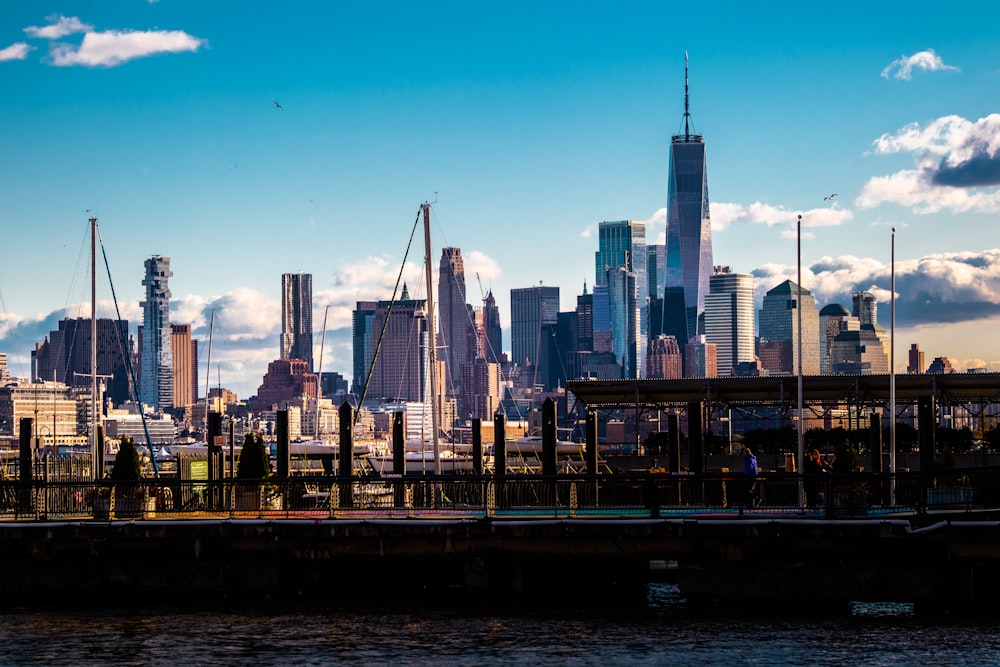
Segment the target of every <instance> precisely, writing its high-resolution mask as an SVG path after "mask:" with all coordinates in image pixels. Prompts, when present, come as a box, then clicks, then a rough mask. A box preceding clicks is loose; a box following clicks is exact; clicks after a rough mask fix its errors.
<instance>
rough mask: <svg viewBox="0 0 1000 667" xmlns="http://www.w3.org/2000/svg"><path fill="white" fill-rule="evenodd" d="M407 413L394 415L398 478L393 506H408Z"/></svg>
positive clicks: (395, 474) (394, 470) (394, 464)
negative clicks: (404, 478)
mask: <svg viewBox="0 0 1000 667" xmlns="http://www.w3.org/2000/svg"><path fill="white" fill-rule="evenodd" d="M405 418H406V413H404V412H403V411H402V410H397V411H396V412H393V413H392V475H393V477H398V479H397V480H395V481H394V482H393V492H392V498H393V505H395V506H396V507H402V506H403V505H405V504H406V486H405V484H404V482H403V477H404V476H405V475H406V425H405V422H404V421H403V420H404V419H405Z"/></svg>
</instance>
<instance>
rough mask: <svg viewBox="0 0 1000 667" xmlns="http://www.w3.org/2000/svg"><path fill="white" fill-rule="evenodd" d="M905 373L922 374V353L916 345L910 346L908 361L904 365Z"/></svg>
mask: <svg viewBox="0 0 1000 667" xmlns="http://www.w3.org/2000/svg"><path fill="white" fill-rule="evenodd" d="M906 372H907V373H923V372H924V353H923V351H922V350H921V349H920V346H919V345H917V344H916V343H913V344H911V345H910V352H909V359H908V363H907V364H906Z"/></svg>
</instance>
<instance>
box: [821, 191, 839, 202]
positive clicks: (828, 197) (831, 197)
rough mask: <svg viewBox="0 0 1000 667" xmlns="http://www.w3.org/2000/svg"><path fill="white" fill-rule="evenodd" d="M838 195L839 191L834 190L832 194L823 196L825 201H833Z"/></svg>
mask: <svg viewBox="0 0 1000 667" xmlns="http://www.w3.org/2000/svg"><path fill="white" fill-rule="evenodd" d="M836 196H837V193H836V192H834V193H833V194H832V195H828V196H826V197H823V201H833V198H834V197H836Z"/></svg>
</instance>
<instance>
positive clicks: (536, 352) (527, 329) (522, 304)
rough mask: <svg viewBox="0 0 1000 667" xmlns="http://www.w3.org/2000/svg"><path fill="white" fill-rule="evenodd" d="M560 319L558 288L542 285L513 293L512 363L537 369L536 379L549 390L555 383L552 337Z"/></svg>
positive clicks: (511, 318)
mask: <svg viewBox="0 0 1000 667" xmlns="http://www.w3.org/2000/svg"><path fill="white" fill-rule="evenodd" d="M558 319H559V288H558V287H547V286H543V285H538V286H535V287H523V288H517V289H512V290H511V291H510V350H511V357H512V359H511V361H512V362H513V363H515V364H517V365H522V364H524V365H527V366H533V367H534V368H535V380H536V381H537V382H538V383H539V384H542V385H544V386H545V387H546V389H551V388H552V384H553V383H552V380H553V378H552V377H551V373H550V370H551V369H550V361H551V360H550V344H549V338H551V336H552V329H553V327H554V326H555V325H556V323H557V322H558ZM532 384H534V382H533V383H532Z"/></svg>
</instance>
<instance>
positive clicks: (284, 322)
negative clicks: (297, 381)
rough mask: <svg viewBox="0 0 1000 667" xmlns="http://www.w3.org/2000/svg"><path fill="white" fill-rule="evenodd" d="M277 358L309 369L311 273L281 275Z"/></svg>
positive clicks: (310, 348) (310, 359) (311, 359)
mask: <svg viewBox="0 0 1000 667" xmlns="http://www.w3.org/2000/svg"><path fill="white" fill-rule="evenodd" d="M281 358H282V359H301V360H302V361H304V362H306V366H307V367H308V369H309V372H310V373H311V372H312V370H313V321H312V274H310V273H284V274H282V275H281Z"/></svg>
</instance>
